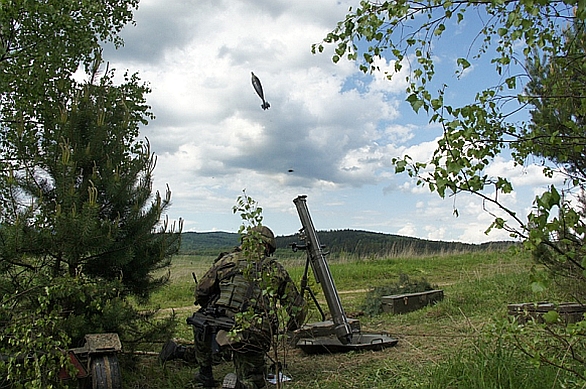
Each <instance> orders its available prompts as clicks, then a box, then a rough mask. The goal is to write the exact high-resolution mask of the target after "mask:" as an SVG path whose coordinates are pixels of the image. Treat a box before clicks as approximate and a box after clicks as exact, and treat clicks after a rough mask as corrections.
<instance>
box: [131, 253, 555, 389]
mask: <svg viewBox="0 0 586 389" xmlns="http://www.w3.org/2000/svg"><path fill="white" fill-rule="evenodd" d="M213 260H214V258H213V257H190V256H179V257H177V258H175V260H174V261H173V265H172V268H171V280H172V282H171V283H170V284H169V285H168V286H167V287H165V288H163V289H162V290H161V291H159V292H158V293H157V294H156V295H155V296H154V298H153V301H152V303H151V307H153V306H160V307H162V308H166V309H165V310H163V312H162V313H161V314H168V313H169V312H170V308H174V309H175V312H176V314H177V318H178V325H177V333H176V336H177V337H179V338H183V339H189V338H190V337H191V329H190V328H188V327H187V325H186V324H184V323H185V321H184V320H185V318H186V317H187V316H188V315H189V314H190V312H192V311H193V309H194V307H193V287H194V283H193V279H192V277H191V272H192V271H194V272H195V273H196V274H197V276H198V277H201V275H202V274H203V273H204V272H205V270H206V269H207V268H208V267H209V266H210V264H211V263H212V262H213ZM328 260H329V264H330V270H331V273H332V275H333V278H334V280H335V283H336V286H337V289H338V291H339V292H340V298H341V300H342V304H343V305H344V308H345V310H346V313H347V314H348V316H350V317H357V318H359V320H360V323H361V327H362V331H363V332H377V333H378V332H385V333H388V334H390V335H391V336H394V337H396V338H397V339H398V340H399V342H398V344H397V346H395V347H392V348H388V349H385V350H383V351H378V352H352V353H345V354H334V355H305V354H303V353H302V352H301V351H300V350H296V349H294V350H291V351H290V353H289V356H288V358H287V360H286V361H285V362H286V364H287V366H288V367H287V373H288V374H289V375H290V376H291V377H293V381H291V382H289V383H287V385H286V386H285V387H286V388H290V389H297V388H390V387H392V388H405V389H407V388H428V389H436V388H437V389H439V388H458V389H460V388H461V389H464V388H470V389H472V388H474V389H476V388H494V389H497V388H520V389H533V388H535V389H537V388H555V387H560V386H559V385H558V384H559V382H560V380H562V379H563V378H565V376H564V374H563V373H561V372H559V371H557V370H555V369H553V368H548V367H543V366H542V367H540V368H537V367H535V366H534V365H532V364H531V363H530V362H529V361H528V360H527V359H526V358H525V357H524V356H522V355H520V354H519V352H518V351H517V350H516V349H515V348H514V347H512V346H511V345H510V344H507V343H505V342H504V341H503V339H501V338H500V337H499V336H496V337H495V336H488V335H487V333H488V332H487V328H488V327H490V326H491V323H494V322H496V321H498V320H502V319H503V318H506V317H507V304H509V303H518V302H529V301H544V300H549V301H561V300H563V298H564V297H563V296H560V295H557V294H556V292H555V291H553V290H548V291H545V292H541V293H534V292H533V291H532V290H531V288H530V280H531V277H530V276H531V274H532V272H534V271H535V269H533V267H534V265H533V263H532V262H531V260H530V258H529V257H528V255H526V254H519V253H513V252H491V253H455V254H451V255H438V256H427V257H405V258H399V257H396V258H389V259H353V258H343V259H336V258H329V259H328ZM282 262H283V264H284V265H285V267H286V268H287V269H288V270H289V272H290V274H291V276H292V278H293V279H295V280H299V279H300V278H301V275H302V273H303V265H304V258H303V257H302V256H295V255H291V256H289V257H287V258H284V259H283V260H282ZM400 274H407V275H408V276H409V278H411V279H416V278H425V279H426V280H427V281H429V282H430V283H431V284H435V285H438V286H439V287H440V288H441V289H443V290H444V295H445V298H444V300H443V301H441V302H439V303H438V304H436V305H434V306H431V307H426V308H424V309H421V310H418V311H415V312H411V313H409V314H404V315H392V314H380V315H376V316H373V317H369V316H358V315H359V314H360V313H359V310H360V307H361V305H362V304H363V303H364V299H365V297H366V294H367V291H368V290H369V289H370V288H373V287H375V286H383V285H385V284H390V283H393V282H396V281H397V280H398V277H399V275H400ZM316 292H318V293H317V294H318V299H319V300H321V290H319V286H318V290H316ZM322 307H324V309H326V308H327V306H326V305H325V303H324V304H322ZM159 347H160V345H159ZM153 349H156V345H155V346H153ZM229 371H232V366H231V365H230V364H229V363H226V364H223V365H220V366H217V367H215V373H216V376H217V378H218V379H219V378H221V377H222V376H223V374H225V373H227V372H229ZM194 372H195V367H193V366H187V365H185V364H184V363H181V362H178V361H173V362H170V363H168V364H167V366H166V367H165V368H162V367H160V366H158V365H157V363H156V359H155V358H154V357H139V358H138V359H137V360H135V363H134V364H133V367H132V368H126V369H125V371H124V373H125V374H124V380H125V388H147V389H148V388H190V387H192V381H191V380H192V377H193V374H194ZM556 385H558V386H556Z"/></svg>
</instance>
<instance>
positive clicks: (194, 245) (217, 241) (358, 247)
mask: <svg viewBox="0 0 586 389" xmlns="http://www.w3.org/2000/svg"><path fill="white" fill-rule="evenodd" d="M317 234H318V237H319V240H320V242H321V244H322V245H325V246H326V248H325V250H326V251H329V252H330V253H332V254H338V255H339V254H349V255H356V256H359V257H365V256H389V255H391V256H392V255H399V254H401V253H409V254H413V255H424V254H435V253H442V252H469V251H478V250H494V249H505V248H507V247H508V246H510V245H511V244H513V242H490V243H483V244H468V243H459V242H442V241H432V240H426V239H419V238H410V237H406V236H400V235H392V234H383V233H378V232H368V231H360V230H334V231H318V233H317ZM239 239H240V237H239V235H238V234H237V233H231V232H184V233H183V234H182V235H181V250H180V253H181V254H200V255H215V254H218V253H219V252H221V251H229V250H230V249H232V248H233V247H234V246H237V245H238V243H239ZM292 243H299V244H301V243H302V242H301V241H300V240H299V237H298V235H297V234H294V235H285V236H277V249H278V250H284V249H290V246H291V244H292Z"/></svg>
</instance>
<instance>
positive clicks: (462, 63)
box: [456, 58, 470, 69]
mask: <svg viewBox="0 0 586 389" xmlns="http://www.w3.org/2000/svg"><path fill="white" fill-rule="evenodd" d="M456 62H457V63H458V66H461V67H462V69H467V68H469V67H470V62H468V60H467V59H466V58H458V59H457V60H456Z"/></svg>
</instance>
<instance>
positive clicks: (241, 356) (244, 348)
mask: <svg viewBox="0 0 586 389" xmlns="http://www.w3.org/2000/svg"><path fill="white" fill-rule="evenodd" d="M271 234H272V232H271ZM273 239H274V238H273ZM273 251H274V248H273ZM270 253H272V251H269V252H267V254H270ZM260 274H262V275H263V277H262V278H261V279H264V280H269V283H270V286H265V287H269V288H271V290H273V291H275V295H276V296H277V298H278V302H279V304H280V305H281V306H283V307H285V308H286V310H287V312H288V313H289V317H290V320H289V323H288V324H287V328H288V329H295V328H298V327H299V326H300V325H301V324H302V321H303V319H304V318H305V314H306V304H305V302H304V301H303V298H302V297H301V295H300V294H299V292H298V291H297V288H296V287H295V284H294V283H293V281H292V280H291V278H290V277H289V274H288V273H287V271H286V270H285V268H283V266H282V265H281V264H279V263H278V262H277V261H276V260H275V259H273V258H271V257H269V256H265V257H264V258H263V259H262V260H260V261H257V262H249V261H247V260H246V258H245V256H244V254H243V253H242V252H241V251H239V250H236V251H234V252H232V253H230V254H227V255H224V256H223V257H221V258H219V259H218V260H217V261H216V262H215V263H214V265H212V267H211V268H210V269H209V270H208V272H207V273H206V274H205V275H204V276H203V277H202V278H201V280H200V282H199V284H198V286H197V288H196V292H195V294H196V304H199V305H200V306H202V307H207V308H208V312H209V311H213V312H215V313H216V315H221V316H225V317H229V318H234V317H235V316H236V314H237V313H240V312H246V311H247V310H250V309H252V310H253V311H254V313H255V317H258V318H260V319H261V320H259V323H255V324H254V325H251V326H250V327H249V328H247V329H246V330H244V331H242V332H241V333H239V339H238V340H235V341H233V342H232V343H231V344H230V345H229V347H230V348H231V349H232V351H233V360H234V366H235V369H236V375H237V377H238V385H239V386H238V387H239V388H245V389H257V388H264V387H265V386H266V383H265V359H264V357H265V353H266V352H267V351H268V350H269V348H270V346H271V339H272V336H273V334H275V331H276V330H277V318H276V317H274V316H271V315H269V314H268V313H267V310H266V308H268V307H269V305H268V302H267V301H266V300H265V299H263V298H261V286H259V284H258V282H256V281H251V280H254V279H259V277H258V276H259V275H260ZM267 276H268V277H267ZM194 335H195V347H196V355H197V360H198V363H199V365H200V372H201V371H206V372H211V366H212V362H213V361H212V349H211V347H212V346H211V344H212V339H201V336H199V335H200V334H198V333H195V334H194Z"/></svg>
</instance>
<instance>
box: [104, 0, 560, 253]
mask: <svg viewBox="0 0 586 389" xmlns="http://www.w3.org/2000/svg"><path fill="white" fill-rule="evenodd" d="M357 4H358V1H355V0H340V1H336V0H320V1H315V0H296V1H290V0H287V1H285V0H230V1H227V0H142V1H141V2H140V6H139V9H138V11H136V12H135V21H136V25H134V26H131V25H129V26H127V27H126V28H125V29H124V30H123V31H122V33H121V36H122V38H123V39H124V41H125V45H124V47H122V48H120V49H118V50H114V49H113V48H112V47H110V46H107V47H106V49H105V52H104V59H105V60H106V61H107V62H109V67H110V68H114V69H116V71H117V73H118V74H120V75H122V74H123V73H124V71H126V70H129V71H130V72H131V73H132V72H138V74H139V76H140V77H141V79H142V80H143V81H146V82H148V83H149V85H150V87H151V88H152V92H151V93H150V94H149V95H148V96H147V102H148V104H149V105H150V106H151V107H152V112H153V113H154V115H155V116H156V118H155V119H154V120H152V121H151V122H150V123H149V125H148V126H146V127H144V128H142V129H141V136H144V137H146V138H148V139H149V141H150V144H151V149H152V151H153V152H154V153H155V154H156V156H157V166H156V168H155V171H154V185H153V189H154V190H159V191H161V192H164V191H165V188H166V186H167V185H168V186H169V188H170V189H171V191H172V206H171V208H170V209H169V211H168V217H169V219H170V220H171V221H176V220H178V219H179V218H181V219H183V220H184V225H183V231H196V232H208V231H227V232H236V231H237V230H238V228H239V226H240V224H241V219H240V216H239V215H238V214H234V213H233V210H232V209H233V206H234V205H235V204H236V200H237V198H238V196H240V195H242V194H243V193H246V195H248V196H250V197H252V198H253V199H254V200H255V201H257V203H258V205H259V206H260V207H262V209H263V217H264V220H263V224H265V225H267V226H269V227H271V228H272V229H273V231H274V232H275V233H276V234H277V235H289V234H294V233H296V232H297V231H298V230H299V228H300V227H301V225H300V222H299V218H298V216H297V212H296V209H295V206H294V204H293V199H294V198H296V197H297V196H298V195H307V205H308V208H309V211H310V213H311V216H312V219H313V223H314V225H315V227H316V229H318V230H341V229H358V230H366V231H373V232H382V233H388V234H398V235H404V236H412V237H418V238H423V239H432V240H445V241H461V242H468V243H481V242H486V241H491V240H501V239H508V234H507V233H505V232H504V231H496V232H495V233H491V234H490V235H486V234H485V233H484V231H485V230H486V229H487V227H488V226H489V224H490V222H491V220H492V217H491V216H490V214H489V213H488V212H486V210H484V209H483V204H482V202H481V200H480V199H479V198H477V197H473V196H470V195H463V194H458V195H457V196H455V197H454V196H447V197H446V198H445V199H441V198H440V197H439V196H438V195H437V194H436V193H430V192H429V189H427V188H422V187H417V185H416V183H415V181H414V180H413V179H412V178H410V177H408V176H407V175H406V174H399V175H396V174H395V173H394V168H393V166H392V164H391V160H392V158H394V157H400V156H402V155H405V154H407V155H409V156H411V157H413V158H414V159H416V160H426V159H428V158H429V157H430V156H431V153H432V152H433V150H434V148H435V145H436V143H435V142H436V140H437V137H438V136H439V135H440V134H441V129H440V128H439V127H438V126H437V125H430V124H429V123H428V121H429V118H428V117H426V116H424V115H415V114H414V113H413V111H412V109H411V107H410V106H409V104H408V103H406V102H405V101H404V100H405V98H406V95H405V87H406V84H405V75H406V74H398V75H395V77H393V78H392V80H390V81H389V80H388V79H386V77H385V76H384V74H383V73H382V72H381V73H375V74H372V75H364V74H363V73H361V72H360V70H359V69H358V65H357V64H355V63H353V62H349V61H345V60H342V61H339V62H338V63H337V64H334V63H333V62H332V61H331V48H330V47H326V50H325V51H324V53H323V54H312V53H311V45H312V44H314V43H319V42H321V40H322V39H323V38H324V37H325V36H326V34H327V33H328V32H330V31H331V30H332V29H333V28H334V27H335V25H336V23H337V22H338V21H340V20H343V18H344V16H345V15H346V13H347V12H348V9H349V7H350V6H354V7H355V6H356V5H357ZM472 27H474V26H470V25H468V26H467V25H466V22H465V23H463V24H462V25H460V26H457V27H455V28H453V29H451V28H448V29H447V30H446V33H447V34H446V35H445V36H443V37H442V39H441V40H440V42H438V43H437V47H436V48H434V54H435V55H436V56H437V58H436V60H437V63H438V69H437V74H438V75H437V76H436V77H438V78H439V77H441V81H442V82H446V83H448V84H449V88H448V89H447V91H448V94H447V98H448V99H451V102H454V103H457V102H462V101H464V102H470V101H471V100H470V99H471V98H472V97H473V96H474V93H475V92H476V91H477V90H478V88H479V86H482V85H484V84H486V83H488V82H490V79H489V77H487V74H490V73H487V70H486V69H484V68H486V67H487V65H486V63H484V64H483V63H482V61H481V62H479V63H474V62H473V63H472V66H471V67H470V68H469V69H467V72H466V74H465V75H464V77H462V78H461V79H460V80H458V79H457V78H456V77H455V76H454V71H455V69H456V58H457V57H458V56H463V55H465V54H466V49H467V47H470V39H471V36H470V34H469V33H467V30H466V29H467V28H472ZM379 67H380V68H381V70H382V71H384V70H385V69H386V70H391V69H392V68H393V63H390V62H388V61H387V60H384V59H383V60H381V61H380V62H379ZM407 69H408V67H404V71H407ZM488 70H491V68H490V69H488ZM251 72H254V73H255V74H256V75H257V76H258V77H259V78H260V80H261V82H262V85H263V89H264V93H265V98H266V100H267V101H268V102H269V103H270V105H271V107H270V109H268V110H263V109H261V107H260V105H261V103H262V102H261V100H260V98H259V97H258V96H257V95H256V93H255V91H254V89H253V87H252V84H251ZM540 171H541V168H540V167H539V166H538V165H536V164H533V163H532V162H531V161H528V163H527V164H526V165H525V166H518V167H514V166H513V163H512V161H510V160H508V159H507V158H506V157H502V158H501V157H499V158H497V159H496V160H495V162H494V163H493V164H491V166H489V167H488V169H487V172H488V173H489V174H491V175H494V176H497V175H501V174H505V175H506V176H507V177H509V178H510V179H511V181H512V183H513V185H514V187H515V189H516V190H515V192H514V193H513V194H511V195H507V196H502V197H500V198H499V199H501V200H502V201H503V202H504V203H505V204H507V205H508V206H509V207H511V208H512V209H513V210H515V211H517V212H518V213H519V214H520V215H526V214H527V213H528V211H529V209H530V207H531V202H532V200H533V198H534V197H535V195H536V194H538V193H541V192H542V191H543V190H544V188H545V187H546V186H547V185H548V184H550V183H551V181H548V180H547V179H546V178H544V177H543V176H542V174H541V173H540ZM244 191H245V192H244ZM455 208H457V210H458V216H457V217H456V216H455V215H454V209H455Z"/></svg>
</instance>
